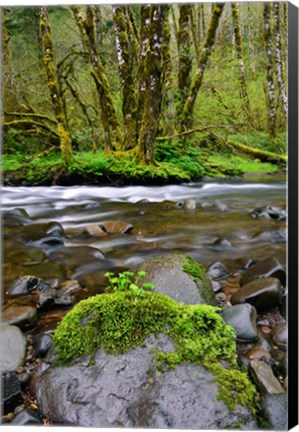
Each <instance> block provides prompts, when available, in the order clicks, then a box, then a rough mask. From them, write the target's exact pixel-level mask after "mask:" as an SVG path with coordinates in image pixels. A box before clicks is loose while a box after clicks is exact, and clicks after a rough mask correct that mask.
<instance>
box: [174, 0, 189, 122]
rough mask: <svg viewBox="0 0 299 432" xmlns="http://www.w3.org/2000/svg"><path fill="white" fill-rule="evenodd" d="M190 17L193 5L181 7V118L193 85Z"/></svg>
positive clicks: (179, 37) (178, 110) (179, 78)
mask: <svg viewBox="0 0 299 432" xmlns="http://www.w3.org/2000/svg"><path fill="white" fill-rule="evenodd" d="M190 15H191V5H185V4H180V5H179V31H178V50H179V71H178V86H179V91H178V109H177V115H178V117H180V115H181V113H182V111H183V108H184V105H185V102H186V99H187V96H188V94H189V91H190V85H191V69H192V58H191V52H190V51H191V38H190V30H189V27H190Z"/></svg>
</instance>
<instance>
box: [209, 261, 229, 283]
mask: <svg viewBox="0 0 299 432" xmlns="http://www.w3.org/2000/svg"><path fill="white" fill-rule="evenodd" d="M207 273H208V275H209V276H210V278H212V279H216V280H221V279H224V278H226V277H227V276H228V275H229V271H228V269H227V267H226V265H225V264H223V263H222V262H220V261H217V262H215V263H213V264H212V265H210V267H209V268H208V270H207Z"/></svg>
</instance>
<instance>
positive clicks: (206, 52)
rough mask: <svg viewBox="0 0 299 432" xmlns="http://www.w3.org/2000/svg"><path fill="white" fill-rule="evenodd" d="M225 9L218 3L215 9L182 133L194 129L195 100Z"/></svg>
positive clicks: (184, 113)
mask: <svg viewBox="0 0 299 432" xmlns="http://www.w3.org/2000/svg"><path fill="white" fill-rule="evenodd" d="M223 8H224V3H216V4H215V7H214V8H213V11H212V15H211V20H210V24H209V28H208V30H207V34H206V38H205V42H204V45H203V49H202V51H201V55H200V59H199V63H198V67H197V71H196V73H195V76H194V78H193V80H192V84H191V88H190V91H189V95H188V97H187V99H186V102H185V105H184V109H183V112H182V117H181V122H180V129H181V132H183V131H185V130H188V129H190V128H191V127H192V123H193V111H194V104H195V100H196V97H197V94H198V92H199V89H200V87H201V84H202V79H203V76H204V71H205V68H206V66H207V63H208V60H209V57H210V55H211V52H212V48H213V45H214V43H215V37H216V31H217V28H218V25H219V20H220V17H221V14H222V11H223Z"/></svg>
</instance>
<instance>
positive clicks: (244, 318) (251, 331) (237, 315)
mask: <svg viewBox="0 0 299 432" xmlns="http://www.w3.org/2000/svg"><path fill="white" fill-rule="evenodd" d="M222 317H223V319H224V321H225V322H227V323H228V324H231V325H232V326H233V327H234V329H235V330H236V334H237V339H242V340H256V339H257V338H258V333H257V327H256V310H255V308H254V307H253V306H251V305H250V304H248V303H245V304H239V305H236V306H231V307H228V308H226V309H224V310H223V312H222Z"/></svg>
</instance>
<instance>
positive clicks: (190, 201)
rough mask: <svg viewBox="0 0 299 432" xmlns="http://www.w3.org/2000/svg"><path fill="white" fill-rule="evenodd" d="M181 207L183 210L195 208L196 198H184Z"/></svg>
mask: <svg viewBox="0 0 299 432" xmlns="http://www.w3.org/2000/svg"><path fill="white" fill-rule="evenodd" d="M183 207H184V209H185V210H195V209H196V200H195V199H194V198H187V199H185V200H184V203H183Z"/></svg>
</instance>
